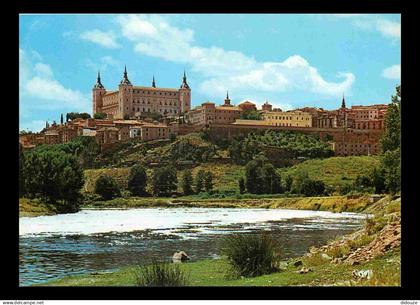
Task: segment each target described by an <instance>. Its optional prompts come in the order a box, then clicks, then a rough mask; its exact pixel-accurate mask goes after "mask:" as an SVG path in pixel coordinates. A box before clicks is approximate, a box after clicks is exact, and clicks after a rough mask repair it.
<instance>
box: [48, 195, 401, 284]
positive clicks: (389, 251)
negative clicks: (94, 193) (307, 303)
mask: <svg viewBox="0 0 420 305" xmlns="http://www.w3.org/2000/svg"><path fill="white" fill-rule="evenodd" d="M365 211H366V212H369V213H373V214H374V217H372V218H370V219H367V220H366V223H365V225H364V227H363V228H362V229H361V230H358V231H356V232H354V233H351V234H348V235H344V236H342V237H339V238H337V239H335V240H332V241H331V242H329V243H327V244H326V245H324V246H321V247H312V248H310V249H309V250H308V252H307V253H306V254H305V255H304V256H302V257H298V258H293V259H288V260H285V261H282V262H280V263H279V269H280V270H279V271H278V272H275V273H272V274H269V275H263V276H259V277H255V278H241V279H227V278H226V277H225V270H226V269H227V264H228V263H227V261H226V260H225V259H223V258H222V259H214V260H202V261H198V262H192V263H186V264H182V265H181V268H182V269H183V270H184V271H185V272H186V273H187V274H189V275H190V283H189V285H191V286H400V285H401V282H400V268H401V259H400V244H401V200H400V198H392V197H390V196H387V197H385V198H383V199H381V200H379V201H378V202H376V203H373V204H371V205H370V206H369V207H368V208H366V209H365ZM185 250H186V251H187V252H188V249H185ZM135 270H136V266H130V267H125V268H122V269H120V270H116V271H112V272H95V273H91V274H87V275H77V276H70V277H66V278H62V279H59V280H54V281H51V282H48V283H45V284H42V286H44V285H45V286H134V285H135V276H134V272H135Z"/></svg>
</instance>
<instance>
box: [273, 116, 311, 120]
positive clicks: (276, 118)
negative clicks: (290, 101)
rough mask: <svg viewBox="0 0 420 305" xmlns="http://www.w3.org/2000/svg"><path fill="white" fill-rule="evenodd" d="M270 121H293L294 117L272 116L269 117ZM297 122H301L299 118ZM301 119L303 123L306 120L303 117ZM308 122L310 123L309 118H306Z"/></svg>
mask: <svg viewBox="0 0 420 305" xmlns="http://www.w3.org/2000/svg"><path fill="white" fill-rule="evenodd" d="M268 119H271V120H273V119H274V120H292V117H291V116H290V117H289V116H286V117H285V116H271V115H269V116H268ZM295 119H296V120H299V118H295ZM301 119H302V121H303V120H304V119H305V118H304V117H301ZM306 121H309V118H306Z"/></svg>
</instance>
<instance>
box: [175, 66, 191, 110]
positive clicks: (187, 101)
mask: <svg viewBox="0 0 420 305" xmlns="http://www.w3.org/2000/svg"><path fill="white" fill-rule="evenodd" d="M178 92H179V101H180V103H181V113H184V112H188V111H190V109H191V89H190V86H188V83H187V76H186V75H185V70H184V77H183V78H182V84H181V87H180V88H179V89H178Z"/></svg>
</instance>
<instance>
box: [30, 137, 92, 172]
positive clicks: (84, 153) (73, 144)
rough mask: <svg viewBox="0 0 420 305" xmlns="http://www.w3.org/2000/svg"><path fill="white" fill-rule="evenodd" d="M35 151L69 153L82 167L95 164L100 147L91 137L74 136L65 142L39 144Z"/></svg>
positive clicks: (90, 166) (89, 166)
mask: <svg viewBox="0 0 420 305" xmlns="http://www.w3.org/2000/svg"><path fill="white" fill-rule="evenodd" d="M34 150H35V151H37V152H43V151H55V152H57V153H65V154H71V155H73V156H75V157H77V158H78V159H79V163H80V165H81V166H82V167H83V168H92V167H95V166H96V156H97V155H98V154H99V152H100V147H99V145H98V144H97V143H96V140H95V138H93V137H82V136H79V137H76V138H74V139H72V140H71V141H69V142H67V143H62V144H55V145H40V146H37V147H36V148H35V149H34Z"/></svg>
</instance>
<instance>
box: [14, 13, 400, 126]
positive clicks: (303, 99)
mask: <svg viewBox="0 0 420 305" xmlns="http://www.w3.org/2000/svg"><path fill="white" fill-rule="evenodd" d="M400 22H401V17H400V15H389V14H388V15H359V14H353V15H349V14H335V15H319V14H307V15H305V14H303V15H294V14H280V15H276V14H262V15H261V14H255V15H252V14H236V15H233V14H193V15H190V14H188V15H182V14H181V15H174V14H168V15H21V16H20V33H19V36H20V37H19V45H20V46H19V59H20V60H19V62H20V65H19V76H20V83H19V85H20V86H19V87H20V88H19V91H20V92H19V94H20V98H19V103H20V129H21V130H23V129H25V130H27V129H29V130H32V131H39V130H40V129H41V128H42V127H43V126H45V121H46V120H49V121H50V122H52V120H56V121H59V118H60V114H61V113H66V112H72V111H73V112H89V113H91V111H92V107H91V89H92V86H93V85H94V83H95V81H96V74H97V71H98V70H100V71H101V77H102V83H103V84H104V86H105V88H106V89H108V90H115V89H116V88H117V86H118V83H119V81H120V80H121V78H122V75H123V70H124V65H127V70H128V76H129V79H130V80H131V82H132V83H133V84H134V85H141V86H145V85H150V84H151V80H152V77H153V75H154V76H155V79H156V84H157V86H162V87H171V88H178V87H179V86H180V84H181V81H182V73H183V71H184V69H185V70H186V73H187V78H188V83H189V85H190V87H191V88H192V104H193V106H197V105H199V104H201V103H202V102H205V101H213V102H215V103H217V104H219V103H222V102H223V99H224V97H225V95H226V91H227V90H229V96H230V98H231V100H232V102H233V103H234V104H237V103H239V102H241V101H243V100H251V101H254V102H255V103H256V104H257V105H261V104H262V103H264V102H265V101H266V100H268V101H269V102H271V103H272V104H273V105H275V106H277V107H280V108H282V109H283V110H289V109H293V108H296V107H302V106H317V107H323V108H326V109H335V108H337V107H338V106H339V105H340V103H341V98H342V95H343V93H344V94H345V96H346V100H347V103H348V105H349V106H351V105H367V104H373V103H387V102H389V101H390V96H391V95H392V94H393V93H394V90H395V86H396V85H397V84H399V83H400V64H401V41H400V39H401V24H400Z"/></svg>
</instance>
